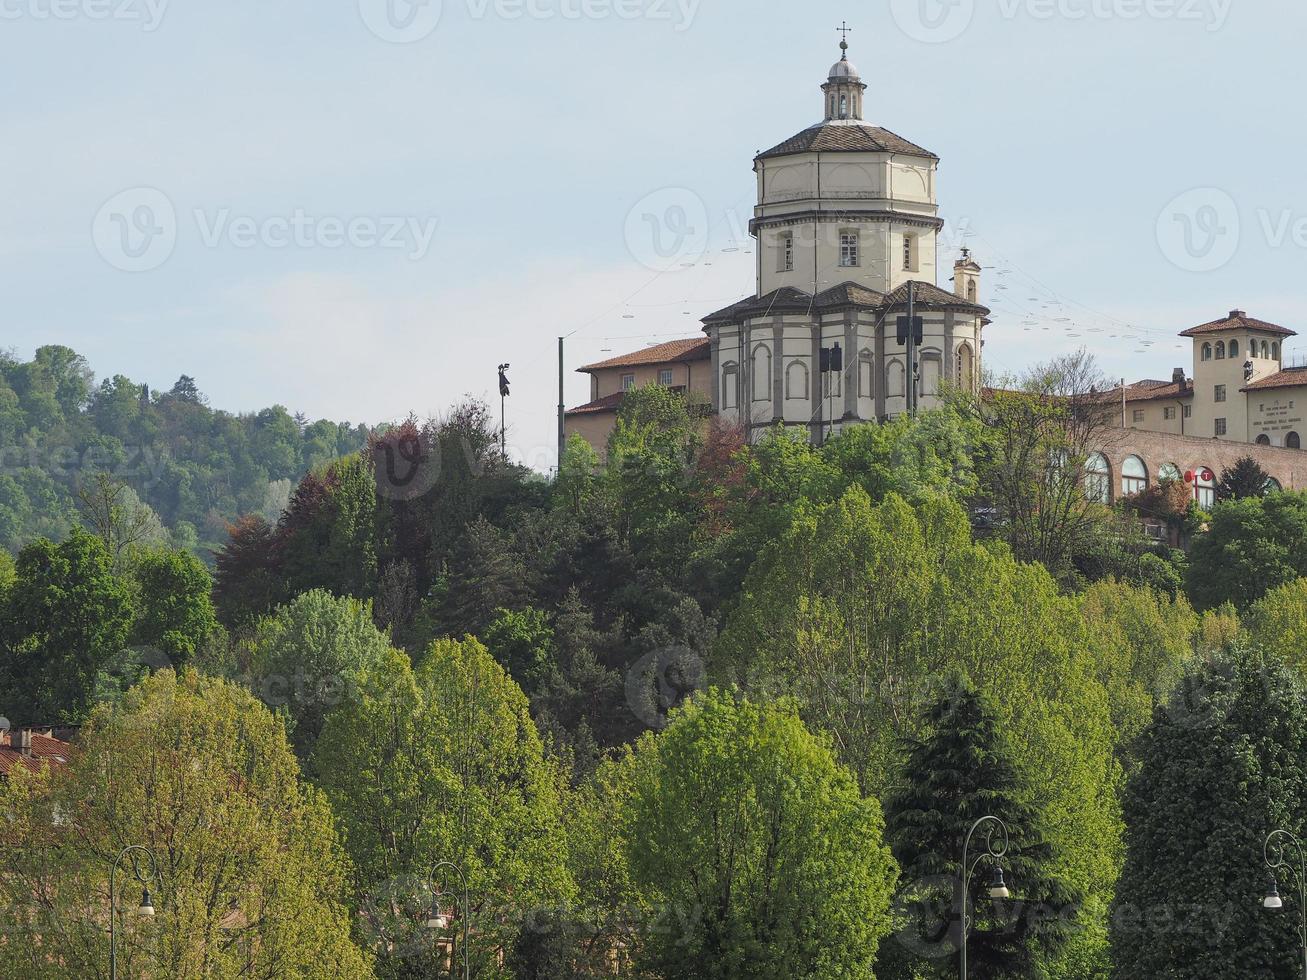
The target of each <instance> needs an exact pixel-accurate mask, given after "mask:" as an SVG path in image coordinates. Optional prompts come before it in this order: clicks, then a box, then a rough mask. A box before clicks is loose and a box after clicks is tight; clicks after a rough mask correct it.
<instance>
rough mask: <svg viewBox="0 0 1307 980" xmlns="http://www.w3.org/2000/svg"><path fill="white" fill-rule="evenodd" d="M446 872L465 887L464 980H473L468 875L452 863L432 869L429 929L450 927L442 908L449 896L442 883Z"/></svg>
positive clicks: (461, 910)
mask: <svg viewBox="0 0 1307 980" xmlns="http://www.w3.org/2000/svg"><path fill="white" fill-rule="evenodd" d="M446 871H452V872H454V874H455V875H456V876H457V878H458V880H459V881H460V882H461V883H462V885H463V903H462V907H461V908H460V909H459V912H460V913H461V914H462V916H463V980H471V976H472V965H471V963H472V961H471V959H470V958H469V957H470V955H471V951H470V949H469V945H468V940H469V937H470V936H471V933H472V922H471V920H472V913H471V908H470V906H471V901H470V899H469V889H468V886H467V873H466V872H465V871H464V870H463V869H462V868H461V867H459V866H458V865H457V864H454V863H453V862H452V861H441V862H440V863H439V864H437V865H436V866H435V867H434V868H432V869H431V892H432V896H431V900H432V907H431V915H430V916H429V917H428V919H427V928H428V929H444V928H445V927H446V926H448V925H449V919H448V917H447V916H446V915H445V913H444V910H443V908H442V906H441V903H442V901H443V900H444V898H445V896H446V895H447V894H448V893H447V892H446V891H445V888H444V885H443V883H442V882H443V879H442V878H441V873H442V872H446ZM453 965H454V964H453V957H452V956H451V957H450V967H451V968H452V967H453Z"/></svg>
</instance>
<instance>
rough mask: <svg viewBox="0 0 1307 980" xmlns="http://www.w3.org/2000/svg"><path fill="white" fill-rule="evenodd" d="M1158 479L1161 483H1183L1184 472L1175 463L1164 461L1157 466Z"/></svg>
mask: <svg viewBox="0 0 1307 980" xmlns="http://www.w3.org/2000/svg"><path fill="white" fill-rule="evenodd" d="M1157 480H1158V482H1159V483H1168V482H1169V483H1183V482H1184V474H1183V473H1181V472H1180V467H1178V466H1176V465H1175V464H1174V463H1163V464H1162V465H1161V466H1159V467H1158V468H1157Z"/></svg>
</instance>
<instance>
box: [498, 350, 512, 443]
mask: <svg viewBox="0 0 1307 980" xmlns="http://www.w3.org/2000/svg"><path fill="white" fill-rule="evenodd" d="M512 366H513V365H511V364H501V365H499V454H500V455H501V456H505V457H507V456H508V409H507V403H508V369H509V368H511V367H512Z"/></svg>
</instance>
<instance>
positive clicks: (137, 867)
mask: <svg viewBox="0 0 1307 980" xmlns="http://www.w3.org/2000/svg"><path fill="white" fill-rule="evenodd" d="M129 855H130V857H131V867H132V877H134V878H135V879H136V881H137V883H138V884H139V885H141V904H140V905H139V906H137V908H136V914H137V915H139V916H144V917H145V918H150V917H152V916H153V915H154V899H153V898H151V897H150V885H151V884H153V883H156V882H158V881H159V866H158V864H157V863H156V862H155V860H154V852H153V851H151V850H148V849H146V848H144V847H141V846H140V845H139V844H134V845H132V846H131V847H125V848H123V849H122V851H121V852H120V853H119V855H118V857H117V859H116V860H115V861H114V862H113V869H112V870H111V871H110V872H109V980H118V928H117V918H118V869H119V868H120V867H121V866H122V863H123V858H125V857H128V856H129ZM146 858H148V859H149V860H148V862H146V861H145V859H146ZM146 867H148V868H149V869H150V870H149V874H146V873H145V868H146Z"/></svg>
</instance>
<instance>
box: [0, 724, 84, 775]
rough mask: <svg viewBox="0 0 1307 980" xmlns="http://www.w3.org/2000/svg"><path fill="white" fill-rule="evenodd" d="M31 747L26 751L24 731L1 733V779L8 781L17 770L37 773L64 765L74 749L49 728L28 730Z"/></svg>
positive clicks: (16, 730)
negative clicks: (53, 766)
mask: <svg viewBox="0 0 1307 980" xmlns="http://www.w3.org/2000/svg"><path fill="white" fill-rule="evenodd" d="M28 731H30V733H31V747H30V748H29V749H24V748H23V747H22V746H23V738H22V734H21V733H22V732H23V729H15V730H13V731H7V732H0V779H7V778H8V776H9V774H10V773H11V772H13V771H14V770H15V769H16V768H20V767H21V768H23V769H27V770H28V771H30V772H37V771H39V770H40V769H42V768H43V767H45V766H48V765H64V764H65V763H67V762H68V761H69V759H71V758H72V751H73V747H72V746H71V745H70V744H69V743H68V742H61V741H60V740H59V739H57V738H54V737H53V736H52V735H51V734H50V733H51V731H52V729H49V728H35V729H28Z"/></svg>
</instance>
